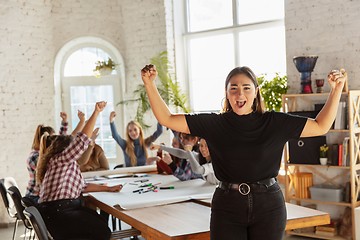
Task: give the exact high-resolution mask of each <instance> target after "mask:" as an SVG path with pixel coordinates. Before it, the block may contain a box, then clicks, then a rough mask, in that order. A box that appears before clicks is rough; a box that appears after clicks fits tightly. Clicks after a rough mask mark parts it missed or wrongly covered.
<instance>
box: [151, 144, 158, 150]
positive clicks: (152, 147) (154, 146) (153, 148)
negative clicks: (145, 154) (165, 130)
mask: <svg viewBox="0 0 360 240" xmlns="http://www.w3.org/2000/svg"><path fill="white" fill-rule="evenodd" d="M158 149H160V145H159V144H156V143H153V142H152V143H151V145H150V150H158Z"/></svg>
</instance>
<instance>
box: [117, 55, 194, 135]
mask: <svg viewBox="0 0 360 240" xmlns="http://www.w3.org/2000/svg"><path fill="white" fill-rule="evenodd" d="M150 63H151V64H153V65H155V67H156V71H157V72H158V78H159V79H160V83H158V84H157V89H158V91H159V93H160V96H161V97H162V99H164V101H165V102H166V104H167V105H168V106H169V107H171V106H173V107H178V108H180V109H181V110H182V111H183V112H184V113H190V112H191V110H190V108H189V107H187V106H186V102H187V96H186V95H185V94H184V93H183V92H182V91H181V89H180V86H179V85H178V82H177V81H176V78H175V75H174V74H171V73H170V72H169V70H171V69H172V66H171V65H170V63H169V60H168V57H167V52H166V51H164V52H162V53H159V54H157V55H155V56H154V57H152V58H151V59H150ZM134 95H135V99H129V100H124V101H121V102H119V103H118V104H117V105H119V104H129V103H135V102H137V103H138V104H139V105H138V107H137V111H136V116H135V120H136V121H138V122H139V123H140V124H141V126H142V127H143V128H144V129H147V128H149V127H150V126H149V125H147V124H146V123H145V122H144V115H145V113H146V112H148V111H149V110H150V109H151V106H150V103H149V99H148V96H147V93H146V90H145V86H144V84H139V85H138V86H137V88H136V90H135V91H134Z"/></svg>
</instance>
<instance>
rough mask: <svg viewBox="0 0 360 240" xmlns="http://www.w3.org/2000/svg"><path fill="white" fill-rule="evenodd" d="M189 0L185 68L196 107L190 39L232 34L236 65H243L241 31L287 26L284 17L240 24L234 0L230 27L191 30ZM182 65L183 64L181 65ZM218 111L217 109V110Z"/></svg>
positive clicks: (185, 12)
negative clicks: (192, 84) (240, 43)
mask: <svg viewBox="0 0 360 240" xmlns="http://www.w3.org/2000/svg"><path fill="white" fill-rule="evenodd" d="M189 1H190V0H184V3H183V4H184V9H185V11H183V15H184V16H183V18H184V21H185V28H184V29H185V32H184V33H183V45H184V53H183V54H184V55H185V63H183V64H184V66H182V67H183V68H185V69H186V87H187V90H188V93H189V102H190V108H191V109H194V101H195V100H194V99H195V98H194V96H195V95H194V92H193V89H192V88H191V87H190V86H191V82H190V75H191V71H192V69H191V59H190V57H189V56H190V53H189V52H188V51H189V46H190V40H192V39H195V38H201V37H210V36H218V35H223V34H229V33H230V34H232V35H233V38H234V41H233V43H234V59H235V66H241V63H240V49H239V33H240V32H246V31H251V30H259V29H265V28H272V27H279V26H285V20H284V18H280V19H273V20H268V21H259V22H254V23H249V24H239V23H238V11H239V4H238V0H232V6H233V13H232V14H233V25H232V26H229V27H222V28H214V29H209V30H203V31H194V32H190V31H189V29H190V19H189V17H190V16H189V12H190V10H189ZM180 66H181V65H180ZM215 111H216V110H215Z"/></svg>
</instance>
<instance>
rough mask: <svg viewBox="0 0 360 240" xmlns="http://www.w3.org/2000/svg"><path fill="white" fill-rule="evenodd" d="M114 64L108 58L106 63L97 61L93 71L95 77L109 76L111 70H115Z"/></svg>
mask: <svg viewBox="0 0 360 240" xmlns="http://www.w3.org/2000/svg"><path fill="white" fill-rule="evenodd" d="M116 65H119V64H115V62H114V61H113V60H111V58H109V59H108V60H107V61H97V63H96V67H95V69H94V70H93V71H94V73H95V76H96V77H100V76H101V75H109V74H111V72H112V71H113V70H115V69H116Z"/></svg>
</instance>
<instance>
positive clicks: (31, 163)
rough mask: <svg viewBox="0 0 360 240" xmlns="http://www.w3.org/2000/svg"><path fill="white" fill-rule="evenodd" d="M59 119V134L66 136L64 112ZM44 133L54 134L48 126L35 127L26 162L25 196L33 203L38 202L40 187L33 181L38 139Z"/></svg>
mask: <svg viewBox="0 0 360 240" xmlns="http://www.w3.org/2000/svg"><path fill="white" fill-rule="evenodd" d="M60 117H61V128H60V131H59V134H66V132H67V126H68V122H67V114H66V112H61V113H60ZM46 132H47V133H49V135H53V134H55V130H54V129H53V128H52V127H50V126H44V125H43V124H40V125H39V126H37V128H36V131H35V136H34V140H33V143H32V150H31V152H30V155H29V157H28V159H27V161H26V165H27V170H28V172H29V176H30V180H29V183H28V186H27V188H26V195H25V196H26V197H29V198H31V199H32V200H34V201H35V202H38V200H39V195H40V186H39V184H36V179H35V175H36V166H37V163H38V161H39V150H40V139H41V136H42V135H43V134H44V133H46Z"/></svg>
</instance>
